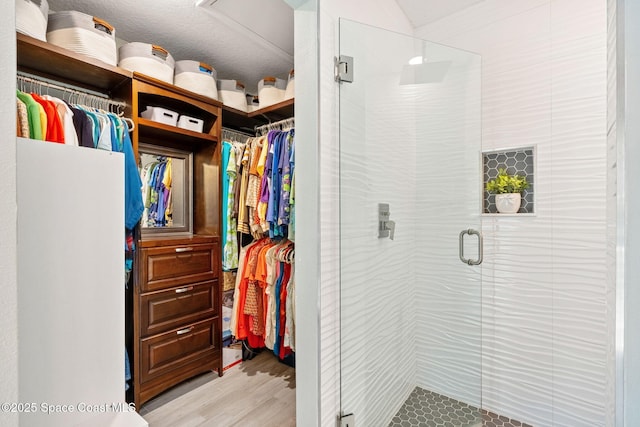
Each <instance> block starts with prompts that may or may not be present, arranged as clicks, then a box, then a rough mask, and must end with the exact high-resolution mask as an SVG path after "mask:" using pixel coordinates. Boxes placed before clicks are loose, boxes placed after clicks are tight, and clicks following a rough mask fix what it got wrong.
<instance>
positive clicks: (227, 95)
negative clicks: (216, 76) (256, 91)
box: [218, 80, 247, 112]
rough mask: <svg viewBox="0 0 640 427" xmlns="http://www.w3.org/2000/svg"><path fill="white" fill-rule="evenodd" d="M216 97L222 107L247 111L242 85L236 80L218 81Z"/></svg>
mask: <svg viewBox="0 0 640 427" xmlns="http://www.w3.org/2000/svg"><path fill="white" fill-rule="evenodd" d="M218 96H219V98H218V99H219V100H220V101H222V103H223V104H224V105H226V106H228V107H231V108H235V109H236V110H240V111H245V112H246V111H247V98H246V95H245V92H244V85H243V84H242V83H240V82H238V81H236V80H218Z"/></svg>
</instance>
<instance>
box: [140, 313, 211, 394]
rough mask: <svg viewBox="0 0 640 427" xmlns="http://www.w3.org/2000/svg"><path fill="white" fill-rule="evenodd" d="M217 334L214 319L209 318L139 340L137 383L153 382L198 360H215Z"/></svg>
mask: <svg viewBox="0 0 640 427" xmlns="http://www.w3.org/2000/svg"><path fill="white" fill-rule="evenodd" d="M216 335H217V331H216V319H208V320H204V321H201V322H198V323H192V324H190V325H186V326H185V327H184V328H182V329H175V330H171V331H169V332H166V333H164V334H160V335H155V336H153V337H149V338H145V339H142V340H141V343H140V346H141V360H140V362H141V366H140V368H141V369H140V381H141V382H143V383H144V382H145V381H149V380H152V379H154V378H156V377H159V376H161V375H163V374H166V373H168V372H171V371H173V370H178V369H180V368H182V367H184V366H185V365H187V364H189V363H191V362H193V361H195V360H198V359H202V358H212V359H213V358H215V357H216V338H215V337H216Z"/></svg>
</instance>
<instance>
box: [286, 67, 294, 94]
mask: <svg viewBox="0 0 640 427" xmlns="http://www.w3.org/2000/svg"><path fill="white" fill-rule="evenodd" d="M295 95H296V74H295V71H294V70H291V71H289V81H288V82H287V88H286V89H285V91H284V99H291V98H293V97H295Z"/></svg>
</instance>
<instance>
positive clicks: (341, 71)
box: [333, 55, 353, 83]
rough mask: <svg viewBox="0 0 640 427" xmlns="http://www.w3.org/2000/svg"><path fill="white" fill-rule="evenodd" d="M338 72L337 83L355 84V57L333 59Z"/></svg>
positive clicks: (345, 56)
mask: <svg viewBox="0 0 640 427" xmlns="http://www.w3.org/2000/svg"><path fill="white" fill-rule="evenodd" d="M333 62H334V64H335V70H336V81H337V82H347V83H353V57H352V56H347V55H340V58H336V57H335V56H334V57H333Z"/></svg>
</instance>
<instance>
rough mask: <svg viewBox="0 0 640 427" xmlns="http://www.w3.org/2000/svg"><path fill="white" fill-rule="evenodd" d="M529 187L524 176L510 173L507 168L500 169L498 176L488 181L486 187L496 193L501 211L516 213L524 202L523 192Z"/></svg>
mask: <svg viewBox="0 0 640 427" xmlns="http://www.w3.org/2000/svg"><path fill="white" fill-rule="evenodd" d="M528 187H529V183H528V182H527V178H526V177H524V176H520V175H518V174H516V175H509V174H508V173H507V171H506V169H498V176H497V177H496V178H495V179H492V180H491V181H489V182H487V186H486V189H487V191H488V192H489V193H492V194H495V195H496V208H497V209H498V212H500V213H516V212H518V209H520V203H521V202H522V192H523V191H524V190H525V189H526V188H528Z"/></svg>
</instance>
